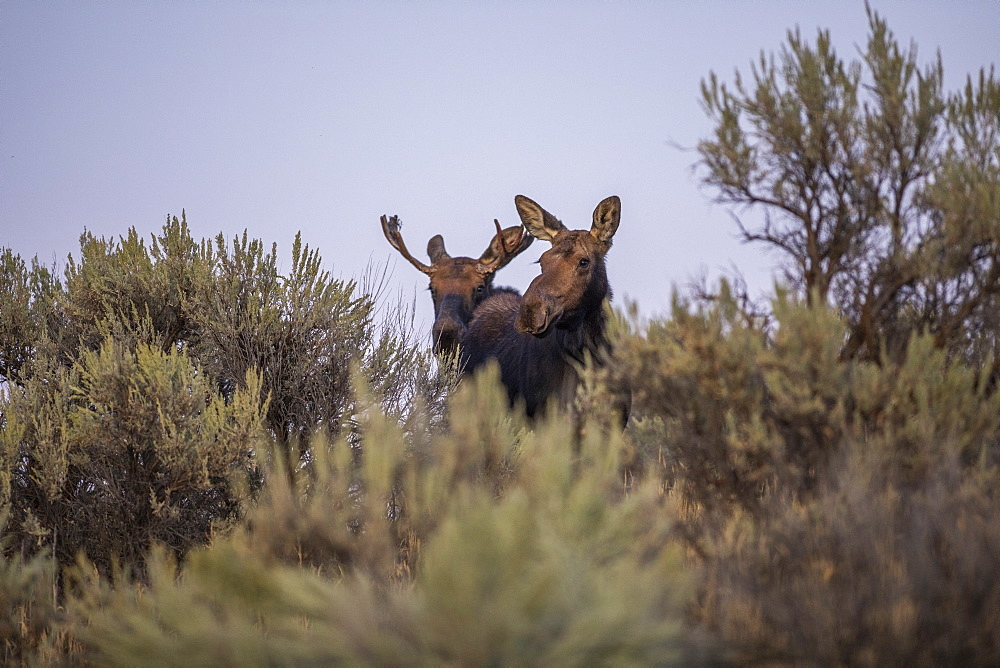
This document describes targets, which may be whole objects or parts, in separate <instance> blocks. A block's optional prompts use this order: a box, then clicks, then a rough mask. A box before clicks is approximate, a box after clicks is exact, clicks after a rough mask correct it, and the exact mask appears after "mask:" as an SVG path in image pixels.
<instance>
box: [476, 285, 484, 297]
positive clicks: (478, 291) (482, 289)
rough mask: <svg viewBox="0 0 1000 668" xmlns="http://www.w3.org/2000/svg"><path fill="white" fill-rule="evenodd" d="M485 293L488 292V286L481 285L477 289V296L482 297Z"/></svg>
mask: <svg viewBox="0 0 1000 668" xmlns="http://www.w3.org/2000/svg"><path fill="white" fill-rule="evenodd" d="M484 292H486V286H485V285H480V286H479V287H477V288H476V294H477V295H481V294H483V293H484Z"/></svg>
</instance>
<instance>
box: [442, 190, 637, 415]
mask: <svg viewBox="0 0 1000 668" xmlns="http://www.w3.org/2000/svg"><path fill="white" fill-rule="evenodd" d="M514 204H515V206H516V207H517V212H518V214H519V215H520V217H521V222H522V223H524V227H526V228H527V230H528V232H530V233H531V235H532V236H534V237H536V238H538V239H541V240H543V241H548V242H550V243H551V244H552V247H551V248H550V249H548V250H547V251H545V252H544V253H542V256H541V258H540V259H539V263H540V264H541V268H542V273H541V275H539V276H537V277H536V278H535V279H534V280H533V281H532V282H531V284H530V285H529V286H528V289H527V290H526V291H525V293H524V296H523V297H519V296H518V295H515V294H497V295H494V296H493V297H490V298H489V299H487V300H486V301H484V302H483V303H482V304H481V305H480V306H479V308H478V309H477V310H476V313H475V316H474V317H473V319H472V321H471V322H470V323H469V327H468V329H467V331H466V333H465V336H464V337H462V341H461V348H460V351H461V355H462V361H463V362H464V364H465V369H466V373H472V372H473V371H475V370H476V369H477V368H478V367H480V366H482V365H483V364H485V363H486V362H487V361H489V360H491V359H493V360H496V361H497V362H498V364H499V366H500V376H501V380H502V382H503V384H504V386H505V387H506V388H507V393H508V395H509V397H510V401H511V403H512V404H514V403H516V402H518V401H523V402H524V407H525V410H526V412H527V414H528V415H529V416H534V415H536V414H538V413H539V412H540V411H543V410H544V409H545V406H546V404H547V403H548V401H549V400H550V399H551V398H555V399H557V400H558V401H560V402H561V403H562V404H563V405H570V404H571V403H572V401H573V398H574V396H575V394H576V388H577V384H578V383H579V380H580V379H579V376H578V372H577V370H578V368H579V365H580V364H582V363H583V362H584V360H585V358H586V357H587V356H588V355H589V356H590V357H591V359H592V360H593V361H594V363H596V364H598V365H602V364H604V363H605V362H606V360H607V358H608V354H609V352H610V346H609V343H608V340H607V338H606V333H605V329H606V324H607V315H606V313H605V311H604V300H605V299H608V298H610V297H611V286H610V284H609V283H608V274H607V269H606V267H605V264H604V257H605V255H607V252H608V250H609V249H610V248H611V239H612V237H613V236H614V234H615V231H616V230H617V229H618V223H619V221H620V219H621V200H620V199H619V198H618V197H617V196H612V197H608V198H607V199H605V200H604V201H602V202H601V203H600V204H598V205H597V208H596V209H595V210H594V219H593V224H592V225H591V228H590V230H570V229H567V228H566V227H565V226H564V225H563V224H562V223H561V222H560V221H559V220H557V219H556V217H555V216H553V215H552V214H550V213H549V212H548V211H546V210H545V209H543V208H542V207H540V206H539V205H538V204H536V203H535V202H533V201H532V200H530V199H528V198H527V197H525V196H523V195H518V196H517V197H515V198H514ZM617 394H618V395H620V396H618V397H616V399H617V401H616V403H619V404H620V405H619V406H618V408H619V409H620V411H621V417H622V418H623V424H624V420H627V418H628V411H629V405H630V403H631V402H630V399H629V398H628V397H629V396H630V395H629V393H628V392H627V390H621V389H619V391H618V392H617Z"/></svg>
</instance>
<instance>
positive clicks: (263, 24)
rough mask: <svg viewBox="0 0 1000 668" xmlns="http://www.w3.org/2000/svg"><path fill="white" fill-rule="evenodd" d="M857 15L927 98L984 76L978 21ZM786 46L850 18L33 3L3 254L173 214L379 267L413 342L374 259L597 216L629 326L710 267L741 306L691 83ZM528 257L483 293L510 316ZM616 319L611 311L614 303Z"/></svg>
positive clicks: (2, 15)
mask: <svg viewBox="0 0 1000 668" xmlns="http://www.w3.org/2000/svg"><path fill="white" fill-rule="evenodd" d="M873 6H874V7H875V8H876V9H877V10H878V11H879V12H880V13H881V14H883V15H884V16H886V17H887V19H888V21H889V25H890V27H891V28H892V29H893V31H894V32H895V34H896V35H897V37H899V38H900V39H901V40H902V41H903V42H904V43H906V42H908V41H909V40H910V39H913V40H915V42H916V43H917V45H918V49H919V54H920V59H921V62H927V60H928V59H930V58H933V57H934V54H935V51H936V50H938V49H940V51H941V54H942V57H943V61H944V67H945V76H946V85H947V88H948V89H949V90H953V89H955V88H957V87H958V86H959V85H961V84H962V83H963V82H964V79H965V76H966V74H968V73H971V72H978V70H979V68H980V67H983V66H988V65H989V64H990V63H1000V2H998V1H997V0H964V1H961V2H926V1H908V2H898V1H897V2H886V1H878V0H877V1H875V2H873ZM796 25H797V26H799V27H800V28H801V29H802V31H803V34H804V35H806V36H807V37H809V38H810V39H811V38H813V37H814V36H815V34H816V30H817V28H820V27H822V28H829V29H830V30H831V32H832V37H833V40H834V44H835V45H837V48H838V51H839V53H841V54H842V55H843V56H846V57H849V58H853V57H855V56H856V54H857V47H858V46H861V45H863V44H864V41H865V36H866V30H867V20H866V17H865V10H864V4H863V2H861V1H860V0H858V1H853V0H852V1H849V2H844V1H838V2H832V1H826V2H813V1H809V2H806V1H802V2H777V1H755V2H749V1H747V2H735V1H733V0H728V1H725V2H722V1H707V2H680V1H676V2H669V1H667V0H663V1H660V2H651V1H646V2H640V1H638V0H637V1H632V2H594V1H581V2H542V1H539V2H524V1H518V2H499V1H490V2H420V1H414V2H402V1H380V2H376V1H373V0H372V1H365V2H360V1H359V2H319V1H316V2H304V1H303V2H277V1H274V2H253V3H247V2H235V1H228V0H214V1H212V2H193V1H185V0H178V1H176V2H174V1H172V2H148V1H137V2H124V1H121V2H119V1H110V0H107V1H100V2H87V1H81V2H68V1H66V2H37V1H35V0H31V1H22V0H4V2H3V3H2V4H0V246H7V247H11V248H13V249H14V250H15V251H16V252H18V253H20V254H21V255H22V256H23V257H25V258H30V257H32V256H35V255H38V257H39V258H40V260H42V261H43V262H45V263H46V264H50V263H52V262H56V263H59V264H60V265H61V264H63V263H64V260H65V257H66V255H67V254H68V253H70V252H72V253H74V255H76V254H77V250H78V238H79V235H80V233H81V232H82V231H83V229H84V228H87V229H88V230H90V231H92V232H94V233H95V234H97V235H99V236H118V235H121V234H123V233H125V231H126V230H127V229H128V228H129V227H130V226H134V227H136V228H137V229H138V230H139V232H140V233H142V234H143V235H145V236H146V238H147V239H148V237H149V235H150V234H151V233H153V232H156V231H157V230H158V229H159V228H160V226H161V225H162V224H163V222H164V220H165V217H166V216H167V214H178V215H179V214H180V212H181V209H186V211H187V217H188V222H189V224H190V226H191V228H192V231H193V233H194V235H195V236H196V238H201V237H212V236H214V235H216V234H217V233H218V232H220V231H221V232H223V233H224V234H225V235H226V236H227V237H229V238H232V237H233V236H235V235H237V234H240V233H242V231H243V230H244V229H247V230H248V231H249V233H250V234H251V235H252V236H255V237H259V238H262V239H263V240H264V241H265V242H266V243H267V244H270V243H271V242H277V243H278V246H279V250H280V251H281V252H282V253H283V257H285V258H286V259H285V264H286V266H287V254H288V250H289V248H290V246H291V242H292V239H293V237H294V235H295V232H296V231H299V230H301V231H302V235H303V238H304V240H305V242H306V243H308V244H310V246H312V247H316V248H319V249H320V252H321V254H322V256H323V258H324V260H325V263H326V268H327V269H329V270H330V271H331V272H332V273H333V274H334V275H337V276H343V277H354V276H360V275H361V274H362V273H363V272H364V270H365V268H366V266H368V265H369V264H376V265H384V264H386V263H388V270H389V272H390V276H389V284H388V287H389V292H390V296H389V297H387V299H395V297H393V296H391V295H395V294H401V295H402V296H403V298H404V299H405V300H406V301H407V302H409V301H411V300H413V299H414V296H415V297H416V300H417V306H418V311H417V324H418V326H420V327H421V328H422V329H423V331H425V332H426V331H427V329H428V328H429V323H430V320H431V307H430V298H429V296H428V295H427V294H426V292H425V288H426V280H425V279H424V277H423V276H422V275H420V274H418V273H417V272H416V270H414V269H413V268H412V267H411V266H410V265H409V264H408V263H406V262H405V261H403V260H402V258H399V257H398V256H397V255H396V254H395V251H393V250H392V249H391V248H390V247H389V245H388V244H387V243H386V241H385V239H384V238H383V236H382V233H381V230H380V228H379V224H378V219H379V216H380V215H381V214H383V213H386V214H398V215H399V216H400V217H401V219H402V220H403V223H404V226H403V236H404V238H405V240H406V242H407V244H408V246H409V248H410V250H411V251H412V252H413V253H414V254H416V255H418V256H420V257H425V254H424V249H425V247H426V244H427V240H428V238H429V237H431V236H432V235H434V234H437V233H441V234H443V235H444V238H445V242H446V245H447V248H448V250H449V252H451V254H452V255H471V256H478V255H479V254H480V253H481V252H482V251H483V250H484V249H485V247H486V245H487V244H488V242H489V239H490V236H491V233H492V221H493V219H494V218H498V219H499V220H500V222H501V223H502V224H503V225H505V226H506V225H513V224H516V223H517V222H518V219H517V214H516V211H515V209H514V203H513V198H514V195H516V194H519V193H520V194H525V195H527V196H528V197H531V198H532V199H534V200H535V201H537V202H538V203H539V204H541V205H542V206H543V207H545V208H546V209H548V210H549V211H550V212H552V213H553V214H555V215H556V216H557V217H559V218H561V219H562V220H563V222H564V223H566V224H567V226H569V227H575V228H583V227H589V224H590V218H591V212H592V211H593V209H594V207H595V206H596V205H597V203H598V202H599V201H600V200H602V199H603V198H605V197H606V196H608V195H612V194H617V195H619V196H620V197H621V199H622V223H621V227H620V228H619V230H618V234H617V236H616V239H615V245H614V248H613V249H612V250H611V253H610V254H609V257H608V267H609V275H610V277H611V282H612V285H613V287H614V289H615V292H616V294H617V295H618V297H619V298H620V297H622V296H627V297H629V298H631V299H634V300H636V301H637V302H638V303H639V306H640V308H641V309H642V311H643V312H644V313H646V314H648V315H651V314H656V313H664V312H666V311H667V310H668V308H669V303H670V294H671V290H672V288H673V286H683V285H685V284H686V283H688V282H689V281H690V280H691V279H692V278H693V277H695V276H697V275H699V274H701V273H707V274H708V275H709V276H713V277H714V276H718V275H719V274H720V273H721V272H725V271H727V269H728V268H730V267H732V266H736V267H739V268H740V269H741V270H742V271H743V272H744V273H745V274H746V276H747V278H748V280H749V282H750V285H751V288H752V290H753V291H754V292H755V293H760V292H764V291H768V290H769V289H770V287H771V278H770V276H771V269H770V268H771V266H772V265H773V263H774V261H775V259H776V258H774V257H771V256H767V255H763V254H762V253H761V250H760V249H759V248H756V247H751V246H744V245H741V244H740V243H738V242H737V240H736V238H735V226H734V224H733V222H732V220H731V219H730V216H729V213H728V212H727V209H726V208H724V207H722V206H720V205H713V204H711V201H710V200H711V197H712V195H713V193H712V191H710V190H706V189H704V188H702V187H700V186H699V184H698V178H697V174H696V173H695V172H693V171H692V166H693V165H694V163H695V162H696V161H697V154H696V153H695V152H694V151H693V150H691V149H692V148H693V147H694V146H695V145H696V143H697V141H698V140H699V139H700V138H703V137H706V136H707V135H708V133H709V130H710V125H709V122H708V120H707V119H706V117H705V115H704V113H703V112H702V110H701V107H700V106H699V101H698V100H699V82H700V81H701V79H702V78H704V77H706V76H707V75H708V74H709V72H711V71H715V72H716V73H718V74H719V75H720V76H722V77H723V78H724V79H725V80H731V78H732V74H733V72H734V70H735V69H740V70H741V71H743V72H746V71H747V67H748V64H749V63H750V61H752V60H754V59H755V58H757V57H758V55H759V54H760V52H761V50H765V51H769V52H773V51H776V50H778V49H779V48H780V47H781V45H782V43H783V42H784V40H785V35H786V31H787V30H789V29H791V28H794V27H795V26H796ZM546 246H547V244H544V243H542V242H536V243H535V244H534V245H533V246H532V247H531V248H530V249H529V250H528V251H527V252H526V253H525V254H524V255H522V256H521V257H520V258H518V259H517V260H515V261H514V262H513V263H512V264H511V265H510V266H509V267H507V268H506V269H504V270H503V271H501V272H500V274H498V280H497V283H498V284H506V285H512V286H514V287H517V288H519V289H521V290H523V289H524V288H525V287H527V284H528V283H529V282H530V280H531V278H532V277H533V276H534V275H536V273H537V271H538V267H537V265H535V264H532V262H533V261H534V260H535V259H537V257H538V255H540V254H541V252H542V251H543V250H544V249H545V247H546ZM619 303H620V301H619Z"/></svg>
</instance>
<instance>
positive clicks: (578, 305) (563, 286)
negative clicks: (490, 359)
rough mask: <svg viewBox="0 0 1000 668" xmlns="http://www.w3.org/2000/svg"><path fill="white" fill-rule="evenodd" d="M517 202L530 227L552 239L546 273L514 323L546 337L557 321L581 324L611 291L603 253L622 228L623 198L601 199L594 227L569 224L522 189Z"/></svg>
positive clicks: (544, 255)
mask: <svg viewBox="0 0 1000 668" xmlns="http://www.w3.org/2000/svg"><path fill="white" fill-rule="evenodd" d="M514 204H515V206H517V211H518V214H519V215H520V216H521V222H522V223H524V226H525V227H526V228H527V229H528V231H529V232H531V234H532V235H533V236H535V237H537V238H539V239H543V240H545V241H549V242H551V243H552V248H550V249H549V250H547V251H545V252H544V253H542V257H541V259H540V260H539V262H540V263H541V265H542V273H541V275H540V276H538V277H536V278H535V280H533V281H532V282H531V285H529V286H528V289H527V290H526V291H525V293H524V298H523V299H522V300H521V308H520V310H519V312H518V314H517V321H516V322H515V324H514V326H515V328H516V329H517V331H519V332H521V333H522V334H533V335H534V336H538V337H544V336H546V335H547V334H548V333H549V332H551V331H552V328H553V327H557V328H571V327H576V326H577V325H579V324H580V323H581V322H582V321H583V319H584V318H585V317H586V316H587V315H588V314H590V313H593V312H594V311H595V310H598V309H600V308H601V303H602V301H603V300H604V298H605V297H607V296H609V294H610V287H609V285H608V274H607V270H606V269H605V266H604V256H605V255H606V254H607V252H608V250H610V248H611V238H612V237H613V236H614V234H615V231H617V229H618V223H619V221H620V219H621V201H620V200H619V199H618V197H614V196H613V197H609V198H607V199H605V200H604V201H603V202H601V203H600V204H598V205H597V208H596V209H595V210H594V221H593V225H592V226H591V228H590V230H589V231H584V230H568V229H566V227H565V226H564V225H563V224H562V223H561V222H560V221H559V220H558V219H556V217H555V216H553V215H552V214H550V213H549V212H548V211H546V210H545V209H543V208H541V207H540V206H538V204H536V203H535V202H533V201H531V200H530V199H528V198H527V197H524V196H523V195H518V196H517V197H515V198H514Z"/></svg>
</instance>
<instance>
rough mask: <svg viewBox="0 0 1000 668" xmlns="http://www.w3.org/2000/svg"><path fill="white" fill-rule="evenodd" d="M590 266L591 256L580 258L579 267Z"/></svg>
mask: <svg viewBox="0 0 1000 668" xmlns="http://www.w3.org/2000/svg"><path fill="white" fill-rule="evenodd" d="M589 266H590V258H589V257H584V258H580V264H579V267H580V268H581V269H585V268H587V267H589Z"/></svg>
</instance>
